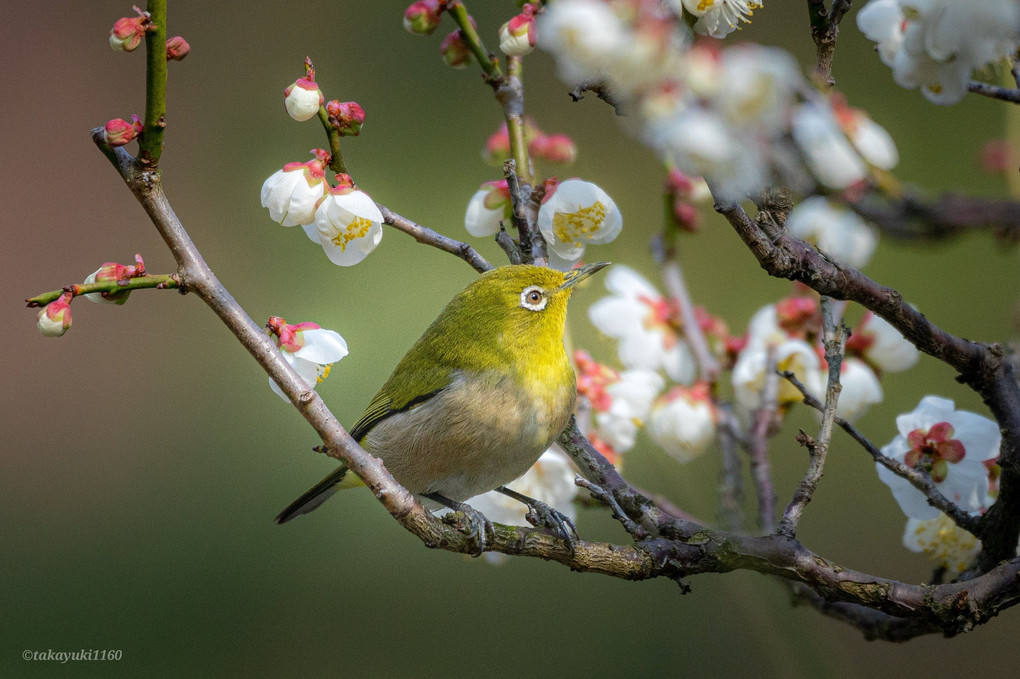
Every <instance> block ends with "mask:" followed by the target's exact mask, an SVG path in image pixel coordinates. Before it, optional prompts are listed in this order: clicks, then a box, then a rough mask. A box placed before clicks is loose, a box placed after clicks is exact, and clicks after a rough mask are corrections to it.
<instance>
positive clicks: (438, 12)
mask: <svg viewBox="0 0 1020 679" xmlns="http://www.w3.org/2000/svg"><path fill="white" fill-rule="evenodd" d="M444 4H445V3H441V2H440V1H439V0H420V2H412V3H411V4H410V5H409V6H408V8H407V9H406V10H404V28H405V29H406V30H407V32H408V33H413V34H414V35H432V34H433V33H434V32H435V30H436V29H437V28H439V21H440V19H442V18H443V9H444V7H443V5H444Z"/></svg>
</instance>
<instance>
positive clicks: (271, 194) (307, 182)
mask: <svg viewBox="0 0 1020 679" xmlns="http://www.w3.org/2000/svg"><path fill="white" fill-rule="evenodd" d="M321 153H323V154H324V153H325V151H323V152H321ZM328 188H329V185H328V184H327V183H326V171H325V167H324V164H323V161H322V158H321V156H320V157H317V158H316V159H315V160H310V161H308V162H307V163H287V164H286V165H284V166H283V169H282V170H277V171H276V172H274V173H273V174H272V176H270V177H269V179H267V180H266V181H265V183H263V184H262V207H264V208H269V217H270V218H271V219H272V220H273V221H274V222H279V223H280V224H281V225H282V226H298V225H301V226H305V225H308V224H311V223H312V222H314V221H315V208H316V206H317V205H318V203H319V200H320V199H321V198H322V197H323V196H324V195H326V190H327V189H328Z"/></svg>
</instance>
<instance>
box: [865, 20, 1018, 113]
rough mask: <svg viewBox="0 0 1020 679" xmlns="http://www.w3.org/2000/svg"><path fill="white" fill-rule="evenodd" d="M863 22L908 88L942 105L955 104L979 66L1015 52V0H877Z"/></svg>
mask: <svg viewBox="0 0 1020 679" xmlns="http://www.w3.org/2000/svg"><path fill="white" fill-rule="evenodd" d="M857 26H858V28H860V29H861V31H862V32H863V33H864V34H865V35H866V36H867V37H868V38H869V39H871V40H873V41H875V42H877V43H878V53H879V57H881V59H882V61H883V62H884V63H885V64H886V65H887V66H889V67H890V68H892V70H893V79H894V80H895V81H896V83H897V84H898V85H900V86H901V87H905V88H910V89H912V88H915V87H918V88H920V89H921V92H922V94H924V96H925V97H926V98H927V99H928V100H929V101H931V102H933V103H936V104H955V103H956V102H958V101H960V99H962V98H963V97H964V95H965V94H966V93H967V83H968V81H969V80H970V77H971V74H972V73H973V71H974V70H976V69H980V68H982V67H984V66H986V65H988V64H990V63H992V62H994V61H996V60H998V59H1001V58H1004V57H1006V56H1008V55H1010V54H1013V53H1015V51H1016V49H1017V44H1018V43H1020V5H1018V3H1016V2H1015V0H971V1H970V2H960V1H959V0H871V2H869V3H868V4H867V5H865V6H864V7H863V8H862V9H861V11H860V12H858V13H857Z"/></svg>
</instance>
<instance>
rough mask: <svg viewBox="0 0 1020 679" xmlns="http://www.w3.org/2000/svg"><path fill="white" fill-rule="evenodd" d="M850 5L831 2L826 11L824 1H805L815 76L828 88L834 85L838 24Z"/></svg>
mask: <svg viewBox="0 0 1020 679" xmlns="http://www.w3.org/2000/svg"><path fill="white" fill-rule="evenodd" d="M850 3H851V0H832V7H831V8H830V9H826V8H825V0H807V7H808V16H809V17H810V20H811V38H812V39H813V40H814V41H815V46H816V48H817V53H816V57H815V74H816V75H817V76H818V77H819V79H820V80H821V81H822V82H823V83H825V84H826V85H827V86H828V87H830V88H831V87H833V86H834V85H835V84H836V81H835V80H834V79H833V77H832V57H833V54H834V53H835V51H836V38H837V37H838V36H839V22H840V21H842V20H843V15H844V14H846V13H847V10H849V9H850Z"/></svg>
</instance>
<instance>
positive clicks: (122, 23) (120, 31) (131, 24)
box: [110, 7, 152, 52]
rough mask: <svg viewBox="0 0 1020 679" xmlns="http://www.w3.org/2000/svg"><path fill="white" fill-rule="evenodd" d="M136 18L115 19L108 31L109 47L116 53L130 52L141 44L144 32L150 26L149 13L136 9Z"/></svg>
mask: <svg viewBox="0 0 1020 679" xmlns="http://www.w3.org/2000/svg"><path fill="white" fill-rule="evenodd" d="M135 11H136V12H138V16H135V17H123V18H121V19H117V21H116V22H114V24H113V28H112V29H110V47H112V48H113V49H114V50H116V51H118V52H131V51H133V50H134V49H135V48H136V47H138V45H139V44H140V43H141V42H142V38H144V37H145V32H146V31H148V30H149V28H150V27H151V26H152V21H151V20H150V19H149V13H148V12H143V11H141V10H140V9H138V8H137V7H135Z"/></svg>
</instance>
